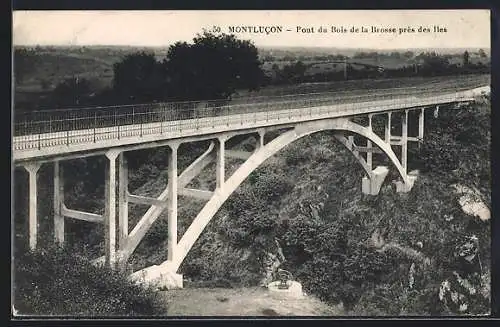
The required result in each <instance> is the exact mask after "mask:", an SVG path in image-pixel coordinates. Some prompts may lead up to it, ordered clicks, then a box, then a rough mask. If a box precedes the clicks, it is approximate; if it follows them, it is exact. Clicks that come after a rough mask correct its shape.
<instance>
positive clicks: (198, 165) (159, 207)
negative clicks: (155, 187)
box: [120, 142, 216, 260]
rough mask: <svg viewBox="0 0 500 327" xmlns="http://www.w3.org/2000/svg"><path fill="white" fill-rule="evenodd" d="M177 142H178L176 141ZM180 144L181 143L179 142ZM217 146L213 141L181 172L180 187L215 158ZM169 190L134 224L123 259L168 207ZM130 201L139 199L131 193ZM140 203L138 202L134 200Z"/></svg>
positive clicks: (166, 189)
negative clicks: (214, 150)
mask: <svg viewBox="0 0 500 327" xmlns="http://www.w3.org/2000/svg"><path fill="white" fill-rule="evenodd" d="M176 144H177V143H176ZM178 145H179V144H178ZM214 148H215V143H214V142H211V143H210V145H209V147H208V149H207V150H206V151H205V152H204V153H203V154H202V155H201V156H200V157H198V158H197V159H196V160H195V161H193V162H192V163H191V164H190V165H189V166H188V167H187V168H186V169H185V170H184V172H182V174H180V176H179V178H178V181H177V183H178V187H179V188H182V187H185V186H186V185H187V184H189V183H190V182H191V181H192V180H193V178H195V177H196V176H197V175H198V174H199V173H200V172H201V171H202V170H203V168H205V167H206V166H207V165H208V164H210V163H211V162H212V161H214V160H215V157H216V156H215V153H214V152H213V149H214ZM168 190H169V187H168V185H167V187H166V188H165V190H164V191H163V192H162V193H161V194H160V195H159V196H158V198H157V199H155V200H157V201H156V202H154V204H152V206H151V208H149V209H148V211H147V212H146V213H145V214H144V216H143V217H142V218H141V219H140V220H139V222H138V223H137V224H136V225H135V226H134V228H133V229H132V231H131V232H130V233H129V236H128V239H127V242H126V245H125V247H124V248H122V249H121V251H120V257H121V258H122V259H123V260H127V259H128V258H129V257H130V255H131V254H132V252H134V250H135V248H136V247H137V246H138V245H139V243H140V242H141V240H142V239H143V237H144V235H146V233H147V231H148V230H149V228H150V227H151V226H152V225H153V223H154V222H155V221H156V219H158V217H159V216H160V215H161V213H162V212H163V210H164V209H165V208H166V207H167V200H168ZM128 200H129V202H133V201H136V200H137V196H136V195H129V198H128ZM134 203H138V202H134Z"/></svg>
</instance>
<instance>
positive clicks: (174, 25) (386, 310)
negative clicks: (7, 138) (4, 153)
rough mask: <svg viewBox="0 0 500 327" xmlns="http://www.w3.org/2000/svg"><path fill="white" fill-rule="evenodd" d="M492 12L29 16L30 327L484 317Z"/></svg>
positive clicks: (24, 133)
mask: <svg viewBox="0 0 500 327" xmlns="http://www.w3.org/2000/svg"><path fill="white" fill-rule="evenodd" d="M490 42H491V41H490V11H489V10H321V11H314V10H286V11H284V10H283V11H279V10H275V11H265V10H259V11H250V10H249V11H245V10H240V11H231V10H227V11H202V10H191V11H160V10H157V11H84V10H80V11H14V12H13V51H12V56H13V74H12V85H13V90H14V91H13V100H14V101H13V108H12V112H13V115H12V116H13V121H12V131H13V135H12V166H13V171H14V172H13V183H12V192H13V203H12V208H13V214H12V236H13V237H12V255H13V258H14V260H13V262H12V272H13V278H12V280H13V282H12V317H13V319H23V318H25V317H33V316H36V317H42V318H58V317H70V318H81V317H85V318H106V317H129V318H131V319H132V318H137V317H156V318H158V317H160V318H164V319H173V318H175V317H198V318H200V317H212V318H213V317H271V316H279V317H304V316H308V317H311V316H318V317H330V318H332V319H334V318H339V317H343V318H345V317H356V318H360V317H372V316H385V317H405V316H422V317H424V316H425V317H428V316H436V317H437V316H441V317H444V316H486V315H489V314H490V311H491V310H490V302H491V291H490V289H491V287H490V284H491V282H490V271H491V245H490V244H491V241H490V228H491V226H490V224H491V219H492V217H491V169H490V155H491V153H490V125H491V119H490V114H491V105H490V80H491V48H490Z"/></svg>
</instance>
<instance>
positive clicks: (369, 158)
mask: <svg viewBox="0 0 500 327" xmlns="http://www.w3.org/2000/svg"><path fill="white" fill-rule="evenodd" d="M368 130H369V131H370V132H373V130H372V114H369V115H368ZM366 148H367V151H366V163H367V165H368V168H369V169H370V171H371V170H372V166H373V153H372V151H371V150H372V141H371V140H370V139H366ZM377 193H378V192H377Z"/></svg>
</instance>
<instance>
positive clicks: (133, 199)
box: [127, 192, 167, 207]
mask: <svg viewBox="0 0 500 327" xmlns="http://www.w3.org/2000/svg"><path fill="white" fill-rule="evenodd" d="M127 201H128V202H130V203H136V204H145V205H149V206H158V207H167V201H164V200H159V199H157V198H150V197H148V196H142V195H135V194H130V193H128V192H127Z"/></svg>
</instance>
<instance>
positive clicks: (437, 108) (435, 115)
mask: <svg viewBox="0 0 500 327" xmlns="http://www.w3.org/2000/svg"><path fill="white" fill-rule="evenodd" d="M438 117H439V106H436V108H435V109H434V118H438Z"/></svg>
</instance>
